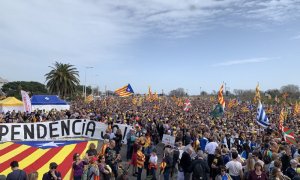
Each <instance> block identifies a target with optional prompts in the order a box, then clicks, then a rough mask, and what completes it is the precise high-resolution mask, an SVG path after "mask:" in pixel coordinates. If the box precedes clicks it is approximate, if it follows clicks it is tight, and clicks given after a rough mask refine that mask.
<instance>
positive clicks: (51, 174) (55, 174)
mask: <svg viewBox="0 0 300 180" xmlns="http://www.w3.org/2000/svg"><path fill="white" fill-rule="evenodd" d="M49 169H50V170H49V171H48V172H46V173H45V174H44V175H43V180H51V179H55V180H61V179H62V178H61V173H60V172H59V171H57V170H56V169H57V164H56V163H55V162H52V163H50V166H49Z"/></svg>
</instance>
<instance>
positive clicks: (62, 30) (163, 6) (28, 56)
mask: <svg viewBox="0 0 300 180" xmlns="http://www.w3.org/2000/svg"><path fill="white" fill-rule="evenodd" d="M298 12H300V5H299V1H298V0H285V1H278V0H264V1H262V0H252V1H249V0H139V1H138V2H137V0H121V1H105V0H92V1H85V0H72V1H70V0H60V1H55V2H53V1H47V0H39V1H36V0H27V1H23V0H14V1H0V42H1V43H0V51H1V53H0V59H1V60H5V63H6V65H7V66H8V65H11V66H10V67H15V66H14V64H18V63H20V60H22V61H26V62H29V61H30V63H32V64H35V65H36V66H37V65H39V66H41V65H40V64H43V66H48V65H50V64H51V63H53V62H54V61H55V60H63V61H67V62H72V64H76V65H77V66H81V67H84V66H85V64H91V65H93V64H94V65H95V64H97V65H99V66H102V64H101V63H105V64H106V63H121V62H122V61H123V62H124V61H127V60H128V59H130V54H127V52H128V49H129V48H135V47H134V46H132V44H134V43H135V42H138V41H136V40H140V39H143V38H144V37H153V36H159V37H164V38H183V37H191V36H193V35H194V34H195V33H199V32H203V31H205V30H207V29H211V28H214V27H215V26H218V25H220V24H221V26H223V25H226V24H227V25H228V24H229V25H233V26H240V25H241V24H242V25H243V27H245V26H246V27H249V26H252V27H253V26H256V27H261V24H264V23H265V22H275V23H276V22H280V23H282V22H284V21H289V20H293V19H297V18H298V17H299V14H300V13H298ZM244 19H246V20H244ZM247 20H248V21H247ZM218 28H219V27H218ZM127 63H129V62H127ZM44 64H45V65H44ZM8 69H9V68H8ZM1 73H4V74H9V76H10V77H12V76H16V75H14V74H13V73H12V72H10V71H9V70H4V71H2V72H1ZM20 77H21V75H20Z"/></svg>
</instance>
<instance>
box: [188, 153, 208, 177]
mask: <svg viewBox="0 0 300 180" xmlns="http://www.w3.org/2000/svg"><path fill="white" fill-rule="evenodd" d="M203 158H204V155H203V151H199V152H198V153H197V157H196V159H195V160H193V161H192V164H191V166H190V168H189V172H190V173H193V176H192V179H193V180H199V179H202V180H208V179H209V167H208V164H207V162H206V161H205V160H204V159H203Z"/></svg>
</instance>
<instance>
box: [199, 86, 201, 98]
mask: <svg viewBox="0 0 300 180" xmlns="http://www.w3.org/2000/svg"><path fill="white" fill-rule="evenodd" d="M199 92H200V94H199V95H200V96H201V86H200V91H199Z"/></svg>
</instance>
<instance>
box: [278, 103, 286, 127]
mask: <svg viewBox="0 0 300 180" xmlns="http://www.w3.org/2000/svg"><path fill="white" fill-rule="evenodd" d="M284 119H285V115H284V108H282V109H281V111H280V115H279V129H280V130H282V131H283V122H284Z"/></svg>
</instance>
